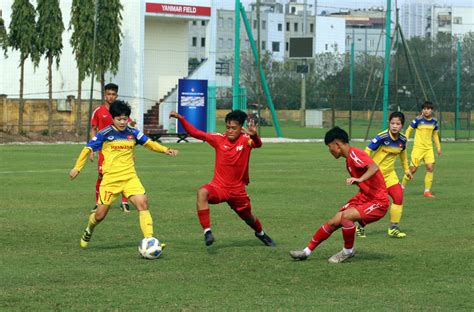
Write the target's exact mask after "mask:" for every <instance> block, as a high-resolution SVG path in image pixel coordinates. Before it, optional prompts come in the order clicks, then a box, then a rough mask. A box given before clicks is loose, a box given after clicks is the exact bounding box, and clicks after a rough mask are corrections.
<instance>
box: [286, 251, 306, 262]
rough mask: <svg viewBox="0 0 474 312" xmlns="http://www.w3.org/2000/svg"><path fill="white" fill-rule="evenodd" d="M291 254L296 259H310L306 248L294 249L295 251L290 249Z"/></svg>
mask: <svg viewBox="0 0 474 312" xmlns="http://www.w3.org/2000/svg"><path fill="white" fill-rule="evenodd" d="M290 256H291V257H292V258H293V259H295V260H301V261H303V260H306V259H308V256H307V255H306V253H305V252H304V250H294V251H290Z"/></svg>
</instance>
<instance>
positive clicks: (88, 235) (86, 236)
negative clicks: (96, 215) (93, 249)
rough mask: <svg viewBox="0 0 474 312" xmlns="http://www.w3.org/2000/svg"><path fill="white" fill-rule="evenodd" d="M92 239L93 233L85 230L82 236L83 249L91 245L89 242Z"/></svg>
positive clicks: (87, 229)
mask: <svg viewBox="0 0 474 312" xmlns="http://www.w3.org/2000/svg"><path fill="white" fill-rule="evenodd" d="M91 237H92V231H91V230H89V228H86V229H85V230H84V234H82V237H81V242H80V243H81V247H82V248H86V247H87V245H89V241H90V240H91Z"/></svg>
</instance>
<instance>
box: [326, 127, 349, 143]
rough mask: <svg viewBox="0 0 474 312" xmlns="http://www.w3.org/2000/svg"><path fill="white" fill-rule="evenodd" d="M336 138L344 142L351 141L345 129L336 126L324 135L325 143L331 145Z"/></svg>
mask: <svg viewBox="0 0 474 312" xmlns="http://www.w3.org/2000/svg"><path fill="white" fill-rule="evenodd" d="M334 140H340V141H341V142H342V143H349V136H348V135H347V132H346V131H344V130H343V129H341V128H339V127H334V128H332V129H331V130H329V131H328V132H326V135H325V136H324V143H326V145H329V143H332V142H333V141H334Z"/></svg>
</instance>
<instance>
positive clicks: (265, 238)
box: [255, 233, 276, 247]
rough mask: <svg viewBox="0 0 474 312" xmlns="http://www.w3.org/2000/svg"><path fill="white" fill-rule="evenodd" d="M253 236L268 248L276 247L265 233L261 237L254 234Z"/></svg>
mask: <svg viewBox="0 0 474 312" xmlns="http://www.w3.org/2000/svg"><path fill="white" fill-rule="evenodd" d="M255 236H256V237H257V238H258V239H259V240H261V241H262V242H263V243H264V244H265V246H269V247H275V246H276V243H275V241H274V240H273V239H272V238H271V237H270V236H268V235H267V234H266V233H263V235H258V233H255Z"/></svg>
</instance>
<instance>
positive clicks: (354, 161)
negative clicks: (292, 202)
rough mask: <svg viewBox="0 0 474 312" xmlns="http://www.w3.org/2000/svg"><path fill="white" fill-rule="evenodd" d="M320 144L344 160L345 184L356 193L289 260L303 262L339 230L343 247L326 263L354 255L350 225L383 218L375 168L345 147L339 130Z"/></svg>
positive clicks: (384, 196)
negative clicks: (356, 191)
mask: <svg viewBox="0 0 474 312" xmlns="http://www.w3.org/2000/svg"><path fill="white" fill-rule="evenodd" d="M324 142H325V143H326V145H327V146H328V148H329V151H330V152H331V154H332V155H333V156H334V158H336V159H337V158H339V157H341V156H342V157H344V158H346V167H347V171H349V174H350V176H351V177H350V178H347V179H346V184H347V185H352V184H357V186H358V187H359V192H358V193H357V194H356V195H355V196H354V197H352V198H351V199H350V200H349V201H348V202H347V203H346V204H345V205H344V206H343V207H342V208H341V209H340V210H339V211H338V212H337V213H336V215H335V216H334V217H333V218H332V219H330V220H329V221H327V222H326V223H325V224H323V225H322V226H321V227H320V228H319V229H318V230H317V231H316V233H315V234H314V236H313V238H312V239H311V241H310V242H309V244H308V246H307V247H306V248H305V249H304V250H297V251H290V255H291V257H292V258H293V259H298V260H306V259H307V258H308V257H309V255H310V254H311V252H312V251H313V250H314V249H315V248H316V247H317V246H318V245H319V244H321V243H322V242H323V241H325V240H326V239H328V238H329V236H331V234H332V233H333V232H334V231H336V230H337V229H339V228H342V237H343V239H344V248H343V249H342V250H341V251H340V252H338V253H337V254H335V255H334V256H332V257H331V258H329V260H328V261H329V262H330V263H340V262H343V261H345V260H347V259H349V258H351V257H353V256H354V253H355V252H354V239H355V230H356V229H355V224H354V222H355V221H358V222H359V223H361V224H363V225H364V226H365V225H367V224H369V223H372V222H375V221H377V220H379V219H381V218H383V216H385V214H386V213H387V209H388V206H389V204H390V201H389V199H388V192H387V188H386V186H385V180H384V178H383V175H382V172H381V171H380V170H379V167H378V166H377V165H376V164H375V163H374V161H373V160H372V158H370V156H369V155H367V153H366V152H364V151H363V150H361V149H358V148H355V147H351V146H350V145H349V137H348V135H347V133H346V132H345V131H344V130H342V129H341V128H339V127H335V128H333V129H331V130H329V131H328V132H327V133H326V136H325V138H324Z"/></svg>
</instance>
